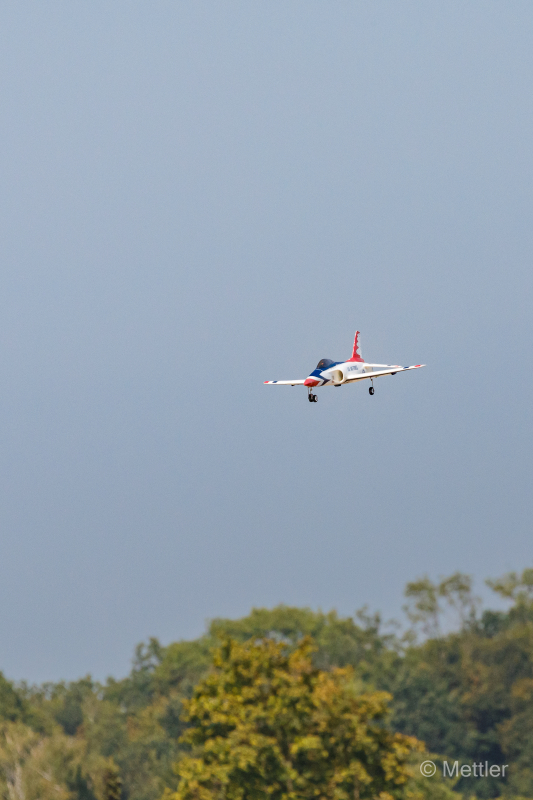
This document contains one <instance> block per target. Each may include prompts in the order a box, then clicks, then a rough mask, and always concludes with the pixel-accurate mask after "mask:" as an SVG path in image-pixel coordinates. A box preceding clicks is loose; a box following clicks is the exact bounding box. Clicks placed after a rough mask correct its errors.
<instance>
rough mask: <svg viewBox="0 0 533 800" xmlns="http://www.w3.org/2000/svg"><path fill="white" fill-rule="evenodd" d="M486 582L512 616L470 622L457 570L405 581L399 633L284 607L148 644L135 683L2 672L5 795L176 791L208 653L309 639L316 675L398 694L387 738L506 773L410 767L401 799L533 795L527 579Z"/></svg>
mask: <svg viewBox="0 0 533 800" xmlns="http://www.w3.org/2000/svg"><path fill="white" fill-rule="evenodd" d="M488 583H489V585H490V586H491V588H492V589H494V591H495V592H496V593H497V594H498V596H499V598H503V599H504V600H505V601H506V602H507V603H508V605H509V607H508V610H507V611H503V610H492V609H484V610H482V611H481V613H478V601H477V599H476V598H475V597H474V595H473V593H472V587H471V581H470V578H469V577H468V576H465V575H462V574H461V573H455V574H454V575H452V576H450V577H448V578H441V579H439V581H436V582H433V581H431V580H430V579H429V578H428V577H423V578H421V579H420V580H417V581H414V582H412V583H410V584H409V585H408V586H407V589H406V600H407V608H406V610H407V613H408V619H409V621H410V623H411V626H412V627H411V628H410V629H409V630H408V631H407V632H406V633H405V634H404V635H403V636H400V635H393V634H392V633H390V632H388V633H387V632H384V631H383V626H382V624H381V619H380V617H379V615H378V614H375V615H370V614H368V613H367V612H366V611H365V610H363V611H361V612H359V613H358V614H356V615H354V617H340V616H338V615H337V614H336V613H335V612H330V613H327V614H324V613H322V612H320V611H319V612H314V611H312V610H311V609H308V608H291V607H289V606H278V607H277V608H274V609H253V610H252V612H251V613H250V614H249V615H248V616H247V617H245V618H243V619H240V620H227V619H215V620H213V621H212V622H211V624H210V625H209V627H208V630H207V631H206V633H205V634H204V635H203V636H201V637H200V638H198V639H196V640H195V641H190V642H174V643H171V644H169V645H168V646H163V645H162V644H161V643H160V642H159V641H158V640H157V639H150V640H149V641H148V642H147V643H145V644H140V645H139V646H138V647H137V649H136V651H135V656H134V660H133V665H132V670H131V672H130V674H129V675H128V676H127V677H125V678H123V679H121V680H113V679H109V680H108V681H107V683H106V684H105V685H100V684H98V683H96V682H94V681H92V680H91V678H90V677H86V678H83V679H81V680H79V681H74V682H71V683H57V684H45V685H43V686H37V687H28V686H26V685H25V684H19V685H14V684H13V683H12V682H10V681H8V680H7V679H6V678H5V677H4V676H3V675H2V674H1V673H0V795H1V796H2V798H6V800H7V798H9V800H33V798H35V800H47V798H48V794H50V793H51V794H50V796H52V794H53V796H54V797H56V798H58V800H116V798H115V797H114V798H111V794H113V792H114V794H115V795H117V794H118V781H119V780H120V781H122V784H121V786H120V800H159V798H160V797H161V795H162V793H163V791H164V790H165V788H168V787H174V788H175V787H176V777H175V774H174V772H173V764H174V763H176V762H177V761H179V763H180V764H182V763H186V762H184V761H181V760H180V759H184V758H185V759H186V758H194V757H197V754H195V753H192V752H190V747H191V745H190V744H189V745H186V744H185V743H180V738H181V737H183V736H184V735H185V737H186V738H187V736H188V734H187V730H188V727H189V726H190V725H191V724H192V722H193V721H192V719H189V720H187V717H186V713H184V710H185V709H189V711H190V708H191V706H190V705H189V703H190V702H192V698H193V697H196V694H195V692H198V691H200V687H202V686H204V687H205V685H206V683H205V682H206V681H209V680H214V678H213V675H215V674H217V673H213V672H212V669H213V667H212V663H213V662H212V659H213V650H214V649H216V648H217V647H220V644H221V642H222V641H225V640H227V639H228V638H231V639H233V640H235V642H237V643H240V644H244V643H247V642H248V643H250V647H255V646H257V645H258V642H260V641H263V640H265V639H267V640H269V642H270V644H269V645H268V646H269V647H270V646H272V647H274V648H276V647H279V648H281V650H280V652H281V653H283V657H284V658H286V659H289V658H290V657H291V654H293V653H296V652H298V648H299V647H300V645H301V642H302V639H303V638H304V637H306V636H312V637H313V640H314V642H315V648H316V649H315V650H314V652H312V653H310V654H309V658H310V659H311V662H312V670H314V672H313V674H318V673H320V674H322V673H323V674H327V675H329V676H330V677H331V676H334V675H337V673H336V672H335V670H336V669H337V668H342V669H345V668H349V667H353V675H352V677H350V678H349V680H348V678H347V677H346V675H345V678H343V680H344V681H345V688H346V687H347V686H348V684H349V686H350V691H351V692H352V693H353V696H356V697H361V696H362V695H364V694H367V695H372V694H373V693H375V692H376V691H378V692H382V691H387V692H389V693H390V694H391V695H392V700H391V701H390V709H391V712H392V713H391V718H390V721H389V722H386V719H385V718H384V719H383V721H382V723H380V724H382V725H383V726H384V730H389V733H390V732H391V731H396V732H398V733H401V734H404V735H408V736H414V737H417V738H418V739H420V740H423V741H424V742H425V743H426V745H427V747H428V749H429V750H430V751H431V752H434V753H438V754H440V757H442V758H447V759H449V760H455V759H458V760H459V761H460V762H461V763H463V762H464V763H471V762H476V761H477V762H479V761H485V760H487V761H489V762H490V763H494V764H503V763H506V764H510V769H509V771H508V775H507V776H506V778H505V779H495V778H485V777H484V778H476V779H473V778H470V779H469V778H461V779H460V780H458V781H457V782H456V784H455V785H454V786H453V788H452V786H451V785H450V783H449V782H443V781H439V779H438V778H437V777H436V776H435V777H434V778H432V779H431V780H428V779H427V778H423V777H422V776H421V775H420V774H419V773H417V767H416V760H415V761H414V762H413V765H412V770H413V776H412V777H411V778H410V779H409V781H408V782H407V783H406V784H405V785H404V787H403V789H402V791H404V793H405V797H406V798H408V800H425V798H426V797H427V798H428V800H429V798H430V797H431V798H432V800H433V798H437V800H449V799H450V798H451V796H452V794H451V793H452V792H453V796H454V797H457V796H462V797H464V798H470V797H473V796H476V797H479V798H485V797H487V798H488V797H501V798H505V800H517V799H518V798H522V799H523V798H529V800H531V798H533V570H532V569H526V570H524V571H523V572H522V573H509V574H507V575H504V576H503V577H502V578H499V579H497V580H492V581H488ZM500 603H501V600H500ZM236 646H237V645H235V647H236ZM261 646H265V645H261ZM217 670H218V673H220V670H222V667H221V666H219V667H217ZM331 680H333V681H335V680H339V681H340V678H339V677H337V678H335V679H334V678H333V677H331ZM341 683H342V681H341ZM343 685H344V684H343ZM343 691H344V690H343ZM346 691H347V688H346ZM387 726H388V728H387ZM203 746H204V745H202V744H201V743H196V744H195V745H194V747H203ZM187 747H188V748H189V751H187ZM309 752H310V751H309ZM421 757H426V756H421ZM436 758H437V757H436ZM180 769H181V767H180ZM36 770H37V772H36ZM39 770H40V772H41V773H42V775H41V776H40V777H39V772H38V771H39ZM110 770H111V771H110ZM43 775H44V776H48V777H43ZM113 775H114V776H115V778H116V781H115V784H113V781H112V780H111V778H112V777H113ZM10 776H11V777H10ZM14 776H18V777H17V778H16V780H15V777H14ZM106 776H107V777H106ZM113 780H115V779H114V778H113ZM17 781H18V783H17ZM110 781H111V782H110ZM112 784H113V785H114V789H113V785H112ZM52 786H55V787H56V788H54V789H51V787H52ZM21 792H22V794H21ZM0 800H1V798H0Z"/></svg>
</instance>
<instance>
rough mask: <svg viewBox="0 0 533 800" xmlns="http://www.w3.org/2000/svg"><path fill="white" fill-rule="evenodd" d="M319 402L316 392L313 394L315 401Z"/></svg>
mask: <svg viewBox="0 0 533 800" xmlns="http://www.w3.org/2000/svg"><path fill="white" fill-rule="evenodd" d="M317 402H318V397H317V396H316V394H314V395H313V403H317Z"/></svg>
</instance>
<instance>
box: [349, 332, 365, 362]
mask: <svg viewBox="0 0 533 800" xmlns="http://www.w3.org/2000/svg"><path fill="white" fill-rule="evenodd" d="M348 361H359V362H361V364H364V363H365V362H364V360H363V358H362V356H361V353H360V352H359V331H356V332H355V339H354V340H353V352H352V357H351V358H349V359H348Z"/></svg>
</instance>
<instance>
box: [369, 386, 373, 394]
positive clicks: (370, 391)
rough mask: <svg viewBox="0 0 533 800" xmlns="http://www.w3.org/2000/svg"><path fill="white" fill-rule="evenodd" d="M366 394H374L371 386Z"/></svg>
mask: <svg viewBox="0 0 533 800" xmlns="http://www.w3.org/2000/svg"><path fill="white" fill-rule="evenodd" d="M368 394H374V387H373V386H371V387H370V389H369V390H368Z"/></svg>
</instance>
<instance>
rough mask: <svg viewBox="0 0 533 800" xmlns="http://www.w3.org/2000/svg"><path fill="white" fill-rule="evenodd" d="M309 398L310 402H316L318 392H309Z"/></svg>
mask: <svg viewBox="0 0 533 800" xmlns="http://www.w3.org/2000/svg"><path fill="white" fill-rule="evenodd" d="M307 399H308V400H309V402H310V403H316V402H317V400H318V397H317V396H316V394H311V392H309V394H308V395H307Z"/></svg>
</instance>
